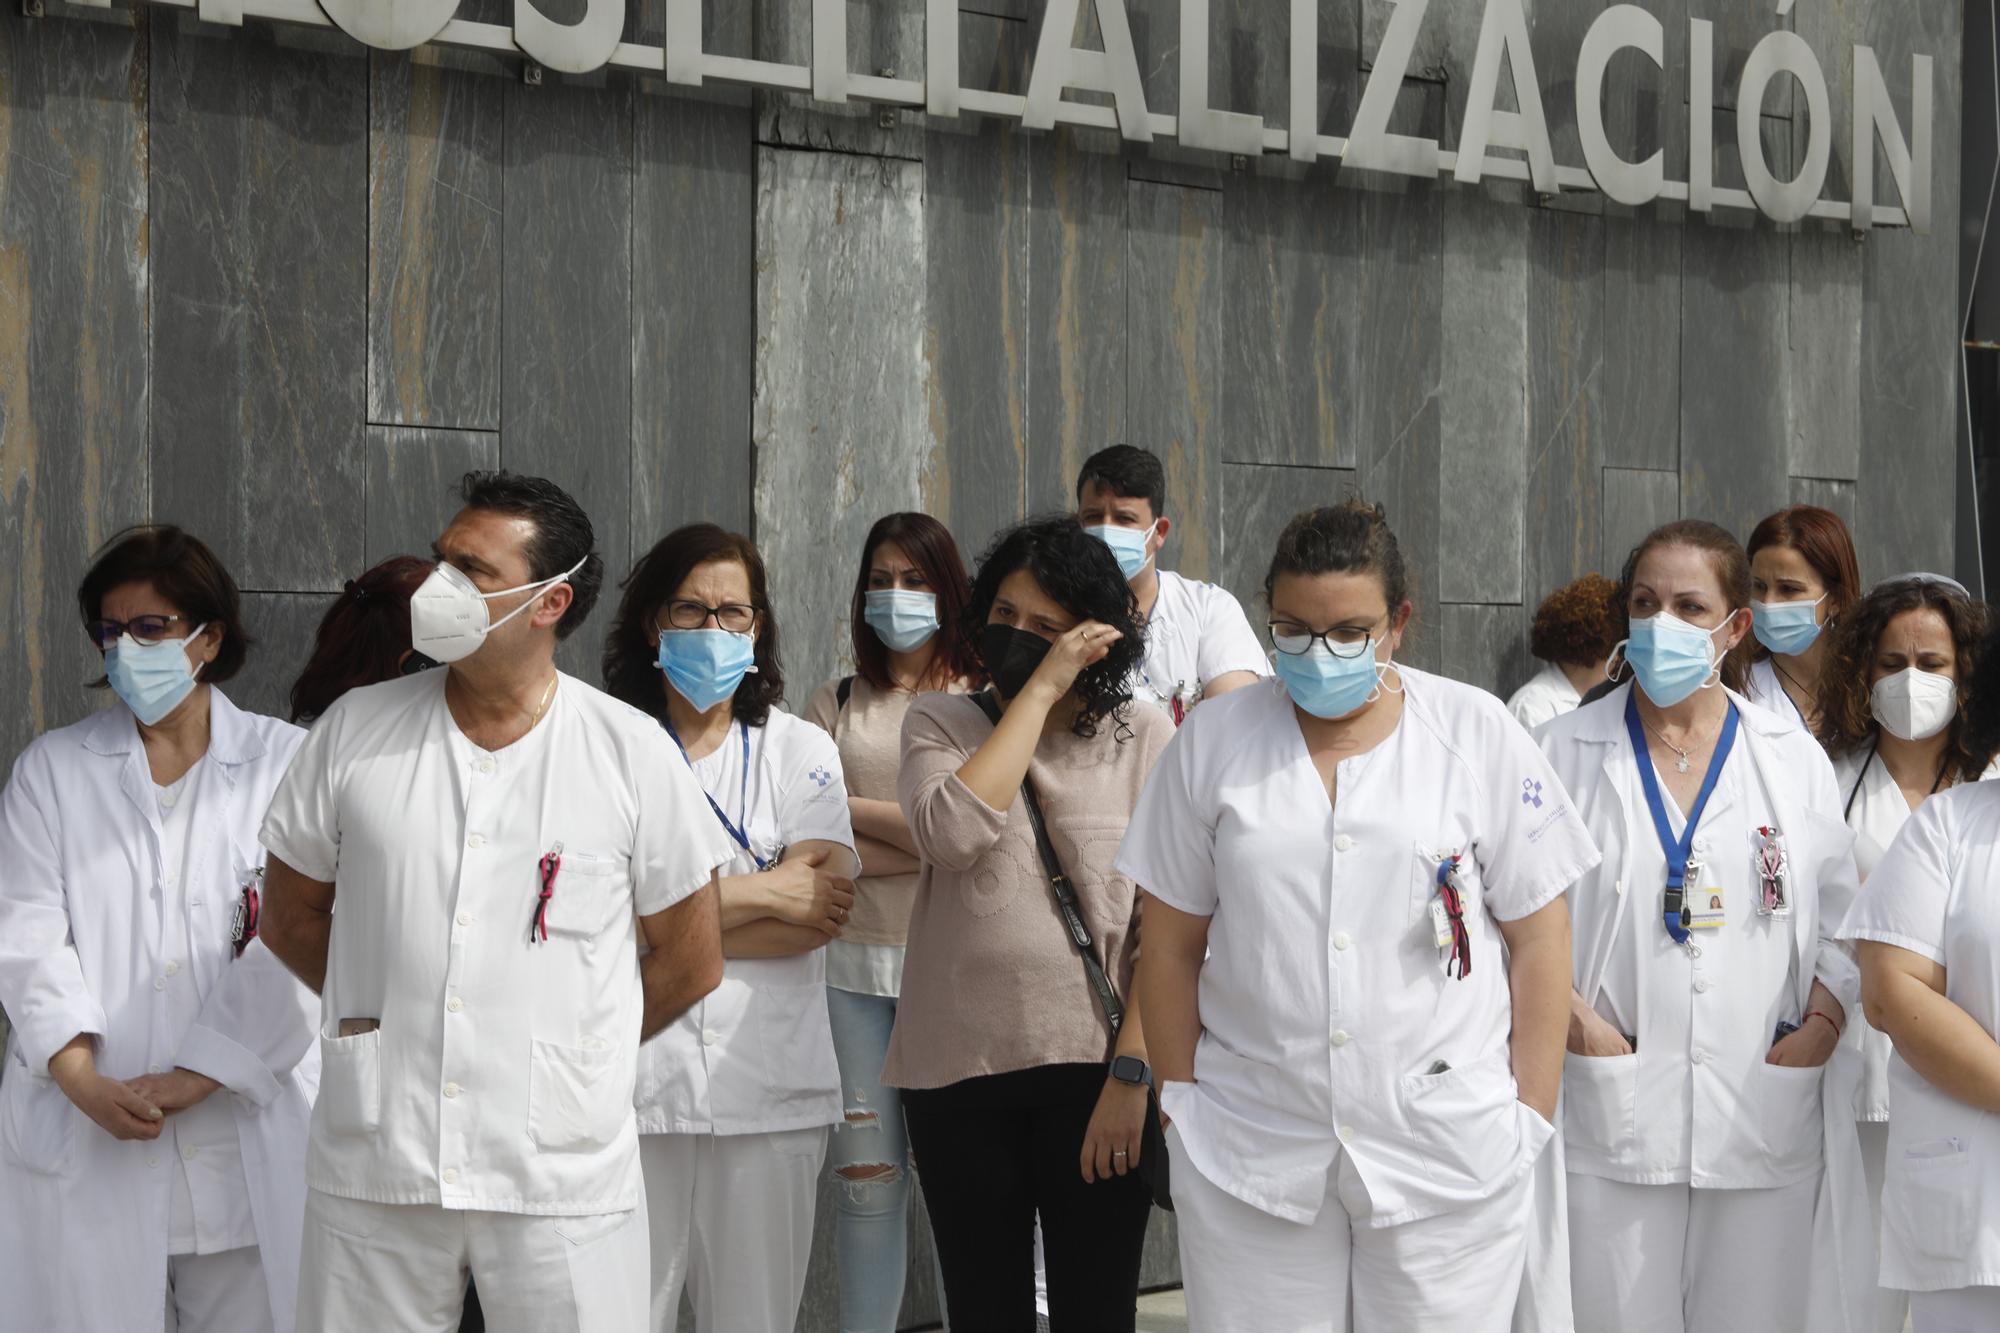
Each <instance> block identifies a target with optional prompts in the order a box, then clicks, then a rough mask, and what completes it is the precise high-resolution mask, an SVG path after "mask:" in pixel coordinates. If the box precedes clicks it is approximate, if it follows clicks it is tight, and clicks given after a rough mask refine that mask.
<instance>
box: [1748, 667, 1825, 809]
mask: <svg viewBox="0 0 2000 1333" xmlns="http://www.w3.org/2000/svg"><path fill="white" fill-rule="evenodd" d="M1743 697H1744V698H1746V699H1748V700H1749V701H1750V702H1751V703H1753V704H1757V705H1760V706H1761V707H1764V708H1768V709H1770V710H1771V711H1772V712H1773V713H1776V714H1777V715H1778V716H1779V717H1781V718H1784V719H1785V720H1786V721H1787V722H1795V723H1797V724H1798V725H1799V726H1801V727H1803V726H1805V725H1806V715H1805V714H1804V713H1801V712H1800V711H1799V706H1798V704H1796V703H1794V702H1793V701H1792V696H1791V695H1789V694H1787V693H1785V683H1784V682H1783V681H1782V680H1780V679H1778V668H1777V666H1776V665H1775V664H1774V663H1773V662H1772V661H1771V659H1770V658H1768V657H1764V658H1759V659H1758V660H1757V661H1755V662H1752V663H1751V664H1750V678H1749V679H1748V680H1747V681H1745V682H1744V684H1743ZM1841 795H1842V796H1845V795H1846V793H1845V792H1842V793H1841Z"/></svg>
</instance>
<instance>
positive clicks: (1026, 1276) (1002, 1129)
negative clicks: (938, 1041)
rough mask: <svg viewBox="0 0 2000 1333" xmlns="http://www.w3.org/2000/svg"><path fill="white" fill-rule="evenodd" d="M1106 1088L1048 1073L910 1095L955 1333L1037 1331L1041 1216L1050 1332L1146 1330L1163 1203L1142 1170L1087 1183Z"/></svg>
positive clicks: (1065, 1073)
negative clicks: (1144, 1308)
mask: <svg viewBox="0 0 2000 1333" xmlns="http://www.w3.org/2000/svg"><path fill="white" fill-rule="evenodd" d="M1104 1080H1105V1069H1104V1066H1103V1065H1101V1064H1089V1065H1048V1066H1044V1067H1042V1068H1040V1069H1026V1070H1022V1071H1020V1072H1019V1073H1013V1074H991V1075H987V1076H985V1077H981V1078H972V1079H966V1080H965V1081H963V1082H960V1083H953V1084H951V1085H949V1086H947V1087H943V1088H935V1089H930V1090H907V1091H905V1092H904V1093H903V1115H904V1119H905V1121H906V1122H907V1123H908V1125H909V1130H910V1149H911V1152H912V1154H913V1156H914V1157H915V1159H916V1166H917V1173H918V1179H919V1180H921V1181H922V1182H923V1192H924V1205H925V1208H926V1210H927V1211H928V1212H929V1213H930V1218H931V1230H932V1232H933V1233H934V1234H935V1236H936V1239H937V1251H938V1263H939V1266H940V1267H941V1268H942V1269H943V1270H944V1290H945V1305H946V1308H947V1309H949V1310H950V1312H951V1327H952V1330H953V1333H987V1331H988V1330H991V1331H992V1333H1026V1330H1031V1329H1033V1328H1034V1326H1035V1215H1036V1213H1037V1212H1039V1213H1040V1214H1041V1219H1042V1241H1043V1250H1044V1252H1045V1254H1046V1257H1047V1261H1048V1276H1049V1328H1050V1333H1132V1329H1133V1324H1134V1321H1135V1320H1136V1319H1137V1306H1138V1299H1139V1259H1140V1253H1141V1251H1142V1250H1143V1249H1144V1247H1145V1243H1146V1215H1147V1213H1148V1212H1149V1211H1150V1210H1151V1209H1152V1206H1153V1201H1152V1196H1151V1194H1150V1193H1149V1192H1148V1191H1147V1189H1146V1186H1145V1184H1144V1183H1143V1182H1142V1181H1141V1180H1140V1179H1139V1177H1138V1175H1137V1174H1136V1173H1135V1174H1130V1175H1125V1176H1117V1177H1114V1178H1112V1179H1111V1180H1100V1181H1098V1182H1097V1183H1095V1184H1086V1183H1085V1182H1084V1179H1083V1171H1082V1167H1081V1166H1080V1164H1079V1159H1080V1157H1081V1155H1082V1152H1083V1136H1084V1132H1085V1130H1087V1129H1088V1128H1089V1125H1090V1114H1091V1112H1092V1111H1093V1110H1095V1109H1096V1107H1097V1099H1098V1096H1099V1095H1100V1094H1101V1093H1102V1092H1103V1091H1104Z"/></svg>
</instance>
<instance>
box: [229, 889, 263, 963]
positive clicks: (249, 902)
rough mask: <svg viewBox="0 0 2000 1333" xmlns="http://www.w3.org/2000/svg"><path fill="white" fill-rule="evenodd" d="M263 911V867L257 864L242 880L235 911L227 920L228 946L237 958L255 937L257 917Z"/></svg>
mask: <svg viewBox="0 0 2000 1333" xmlns="http://www.w3.org/2000/svg"><path fill="white" fill-rule="evenodd" d="M263 911H264V867H262V866H258V867H257V868H256V869H255V870H253V871H251V872H250V873H249V875H248V877H246V878H245V880H244V881H243V894H242V896H241V897H239V898H238V899H237V900H236V911H235V913H234V915H233V916H232V917H231V918H230V922H229V947H230V948H231V949H233V950H234V951H235V953H236V956H237V957H238V958H241V957H242V956H243V951H244V950H245V949H247V948H249V947H250V941H252V940H254V939H256V938H257V918H258V917H260V916H262V915H263Z"/></svg>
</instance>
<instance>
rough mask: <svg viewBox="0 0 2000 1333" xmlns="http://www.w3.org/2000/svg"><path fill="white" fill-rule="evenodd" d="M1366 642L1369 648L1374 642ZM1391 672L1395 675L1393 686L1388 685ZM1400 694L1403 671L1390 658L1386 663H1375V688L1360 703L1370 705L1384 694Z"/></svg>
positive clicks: (1393, 659) (1394, 660)
mask: <svg viewBox="0 0 2000 1333" xmlns="http://www.w3.org/2000/svg"><path fill="white" fill-rule="evenodd" d="M1368 642H1369V646H1370V647H1371V648H1372V647H1373V646H1374V642H1375V641H1374V640H1373V639H1370V640H1369V641H1368ZM1391 671H1394V672H1395V673H1396V683H1395V684H1394V685H1391V684H1389V673H1390V672H1391ZM1402 692H1403V669H1402V668H1401V667H1399V666H1397V665H1396V659H1395V658H1393V657H1391V658H1390V659H1389V660H1388V661H1386V662H1377V663H1376V664H1375V688H1374V689H1372V690H1370V691H1368V697H1367V698H1366V699H1363V700H1362V701H1361V702H1362V703H1363V704H1372V703H1374V702H1376V701H1377V700H1379V699H1380V698H1381V697H1382V696H1383V695H1384V694H1401V693H1402Z"/></svg>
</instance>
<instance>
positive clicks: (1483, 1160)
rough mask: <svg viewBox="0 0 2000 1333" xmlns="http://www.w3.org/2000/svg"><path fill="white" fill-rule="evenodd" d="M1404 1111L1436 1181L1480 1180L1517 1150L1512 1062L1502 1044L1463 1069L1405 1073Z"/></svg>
mask: <svg viewBox="0 0 2000 1333" xmlns="http://www.w3.org/2000/svg"><path fill="white" fill-rule="evenodd" d="M1402 1092H1403V1113H1404V1115H1405V1116H1406V1117H1407V1118H1408V1120H1409V1124H1410V1131H1411V1134H1412V1135H1413V1137H1414V1138H1415V1139H1416V1142H1417V1147H1418V1149H1419V1151H1420V1152H1421V1154H1422V1156H1423V1160H1424V1164H1425V1166H1426V1167H1427V1168H1429V1170H1430V1172H1431V1175H1432V1176H1433V1177H1434V1178H1436V1179H1439V1180H1440V1181H1446V1182H1451V1183H1454V1184H1467V1185H1484V1184H1486V1183H1488V1182H1490V1181H1492V1180H1494V1179H1495V1178H1496V1177H1498V1176H1500V1175H1503V1174H1504V1173H1505V1172H1506V1170H1507V1168H1508V1167H1510V1166H1511V1165H1513V1163H1514V1162H1515V1161H1516V1160H1517V1158H1518V1156H1519V1154H1520V1151H1521V1124H1520V1120H1519V1117H1518V1114H1517V1112H1516V1110H1515V1108H1516V1106H1517V1105H1518V1101H1517V1099H1516V1096H1515V1087H1514V1066H1513V1060H1512V1057H1511V1055H1510V1054H1509V1053H1508V1051H1507V1050H1506V1049H1505V1048H1502V1049H1501V1050H1498V1051H1495V1052H1494V1053H1493V1054H1491V1055H1489V1056H1486V1057H1485V1058H1484V1059H1481V1060H1476V1061H1474V1062H1473V1063H1471V1064H1469V1065H1466V1066H1465V1067H1463V1068H1461V1069H1451V1070H1447V1071H1445V1072H1444V1073H1441V1074H1411V1075H1409V1076H1407V1077H1405V1078H1404V1079H1403V1083H1402Z"/></svg>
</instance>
